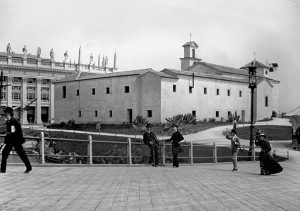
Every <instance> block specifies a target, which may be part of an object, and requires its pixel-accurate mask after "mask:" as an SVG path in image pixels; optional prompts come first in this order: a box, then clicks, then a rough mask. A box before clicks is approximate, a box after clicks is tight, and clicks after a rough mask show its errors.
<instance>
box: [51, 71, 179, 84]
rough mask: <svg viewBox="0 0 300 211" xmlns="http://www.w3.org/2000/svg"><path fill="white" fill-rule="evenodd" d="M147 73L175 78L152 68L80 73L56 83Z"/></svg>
mask: <svg viewBox="0 0 300 211" xmlns="http://www.w3.org/2000/svg"><path fill="white" fill-rule="evenodd" d="M147 72H152V73H154V74H157V75H159V76H160V77H166V78H174V76H172V75H168V74H165V73H163V72H157V71H154V70H152V69H151V68H147V69H138V70H130V71H122V72H115V73H106V74H101V73H89V72H79V73H76V74H74V75H69V76H66V77H65V78H63V79H60V80H58V81H56V83H62V82H69V81H80V80H91V79H101V78H111V77H122V76H131V75H143V74H145V73H147Z"/></svg>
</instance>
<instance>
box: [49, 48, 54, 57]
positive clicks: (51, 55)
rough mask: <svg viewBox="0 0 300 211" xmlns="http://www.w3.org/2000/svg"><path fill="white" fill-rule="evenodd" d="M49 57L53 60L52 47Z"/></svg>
mask: <svg viewBox="0 0 300 211" xmlns="http://www.w3.org/2000/svg"><path fill="white" fill-rule="evenodd" d="M50 58H51V60H54V51H53V48H52V49H51V51H50Z"/></svg>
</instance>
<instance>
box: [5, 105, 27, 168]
mask: <svg viewBox="0 0 300 211" xmlns="http://www.w3.org/2000/svg"><path fill="white" fill-rule="evenodd" d="M4 113H5V117H6V119H7V121H6V130H7V132H6V136H5V140H4V144H5V146H4V149H3V151H2V160H1V170H0V172H1V173H5V172H6V165H7V158H8V156H9V153H10V151H11V150H12V148H15V150H16V152H17V153H18V155H19V157H20V158H21V160H22V161H23V163H24V164H25V166H26V171H25V172H24V173H29V172H30V171H31V170H32V167H31V164H30V162H29V160H28V157H27V155H26V153H25V151H24V149H23V146H22V144H23V143H24V142H25V139H24V137H23V133H22V128H21V125H20V123H19V122H18V121H17V120H16V119H15V118H14V113H13V109H12V108H11V107H6V108H5V109H4Z"/></svg>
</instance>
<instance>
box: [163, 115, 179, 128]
mask: <svg viewBox="0 0 300 211" xmlns="http://www.w3.org/2000/svg"><path fill="white" fill-rule="evenodd" d="M182 120H183V115H182V114H178V115H175V116H172V117H170V118H166V121H167V126H168V127H169V128H170V127H174V126H180V125H181V124H182Z"/></svg>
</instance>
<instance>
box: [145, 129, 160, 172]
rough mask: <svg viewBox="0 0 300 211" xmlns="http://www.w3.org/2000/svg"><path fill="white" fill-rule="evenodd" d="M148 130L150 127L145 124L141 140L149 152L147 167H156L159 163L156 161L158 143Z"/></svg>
mask: <svg viewBox="0 0 300 211" xmlns="http://www.w3.org/2000/svg"><path fill="white" fill-rule="evenodd" d="M150 128H151V125H150V124H147V125H146V129H145V130H144V134H143V140H144V143H145V144H146V145H148V146H149V150H150V158H149V165H150V164H151V163H153V164H152V166H155V167H157V166H158V162H159V159H158V147H159V142H158V140H157V137H156V135H155V134H154V133H153V132H152V131H150Z"/></svg>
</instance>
